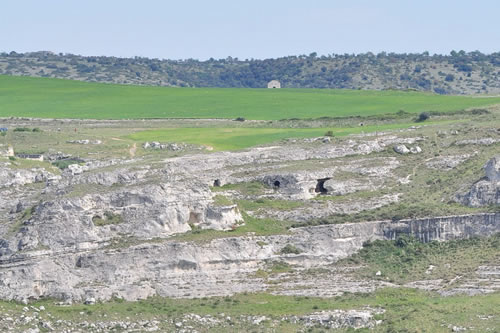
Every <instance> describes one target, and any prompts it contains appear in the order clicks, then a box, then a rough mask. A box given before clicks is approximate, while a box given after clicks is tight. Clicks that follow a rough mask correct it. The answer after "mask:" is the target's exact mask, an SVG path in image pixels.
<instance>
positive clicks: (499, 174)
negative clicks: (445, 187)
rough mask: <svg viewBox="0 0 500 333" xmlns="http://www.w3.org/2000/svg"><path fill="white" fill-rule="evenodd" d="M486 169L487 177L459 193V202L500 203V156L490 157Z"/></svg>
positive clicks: (475, 203) (478, 205)
mask: <svg viewBox="0 0 500 333" xmlns="http://www.w3.org/2000/svg"><path fill="white" fill-rule="evenodd" d="M484 171H485V174H486V177H485V178H483V179H481V180H479V181H478V182H476V183H475V184H474V185H472V188H471V189H470V191H469V192H467V193H465V194H458V195H457V199H458V201H459V202H461V203H463V204H464V205H467V206H471V207H481V206H488V205H499V204H500V156H496V157H493V158H492V159H490V160H489V161H488V162H487V163H486V164H485V166H484Z"/></svg>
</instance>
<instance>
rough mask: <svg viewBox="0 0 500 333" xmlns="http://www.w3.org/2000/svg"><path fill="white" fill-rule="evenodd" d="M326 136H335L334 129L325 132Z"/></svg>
mask: <svg viewBox="0 0 500 333" xmlns="http://www.w3.org/2000/svg"><path fill="white" fill-rule="evenodd" d="M325 136H333V131H327V132H326V133H325Z"/></svg>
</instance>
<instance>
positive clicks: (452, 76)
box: [444, 74, 455, 82]
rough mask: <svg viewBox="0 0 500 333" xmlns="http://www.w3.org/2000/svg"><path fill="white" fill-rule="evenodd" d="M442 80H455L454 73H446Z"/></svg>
mask: <svg viewBox="0 0 500 333" xmlns="http://www.w3.org/2000/svg"><path fill="white" fill-rule="evenodd" d="M444 80H445V81H446V82H452V81H453V80H455V75H453V74H448V75H446V77H445V78H444Z"/></svg>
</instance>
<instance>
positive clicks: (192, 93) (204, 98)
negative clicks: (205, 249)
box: [0, 75, 500, 133]
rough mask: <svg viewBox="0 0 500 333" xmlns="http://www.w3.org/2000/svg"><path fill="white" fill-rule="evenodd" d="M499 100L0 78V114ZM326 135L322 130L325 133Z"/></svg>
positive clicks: (219, 112)
mask: <svg viewBox="0 0 500 333" xmlns="http://www.w3.org/2000/svg"><path fill="white" fill-rule="evenodd" d="M496 103H500V98H499V97H485V98H472V97H466V96H444V95H437V94H431V93H422V92H403V91H367V90H347V89H345V90H339V89H241V88H236V89H235V88H225V89H220V88H219V89H218V88H165V87H147V86H130V85H115V84H100V83H89V82H80V81H71V80H60V79H48V78H30V77H13V76H5V75H1V76H0V117H12V116H16V117H21V116H23V117H41V118H90V119H140V118H227V119H235V118H238V117H241V118H245V119H262V120H278V119H285V118H288V119H290V118H319V117H339V116H353V115H375V114H385V113H395V112H398V111H399V110H402V109H403V110H405V111H406V112H410V113H420V112H424V111H453V110H461V109H466V108H471V107H483V106H488V105H492V104H496ZM323 133H324V132H323Z"/></svg>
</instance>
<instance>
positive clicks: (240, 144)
mask: <svg viewBox="0 0 500 333" xmlns="http://www.w3.org/2000/svg"><path fill="white" fill-rule="evenodd" d="M426 124H432V122H427V123H426ZM414 125H415V123H400V124H385V125H379V126H364V127H359V126H358V127H345V128H331V129H330V128H215V127H208V128H169V129H155V130H147V131H141V132H137V133H134V134H132V135H130V136H128V138H130V139H132V140H135V141H138V142H146V141H161V142H185V143H192V144H199V145H205V146H210V147H212V148H213V149H214V150H215V151H218V150H237V149H243V148H248V147H253V146H256V145H261V144H266V143H270V142H275V141H279V140H282V139H286V138H314V137H319V136H323V135H325V133H326V132H327V131H332V133H333V135H334V136H344V135H349V134H358V133H361V132H366V133H369V132H377V131H385V130H390V129H402V128H408V127H410V126H414Z"/></svg>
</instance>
